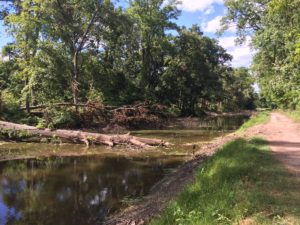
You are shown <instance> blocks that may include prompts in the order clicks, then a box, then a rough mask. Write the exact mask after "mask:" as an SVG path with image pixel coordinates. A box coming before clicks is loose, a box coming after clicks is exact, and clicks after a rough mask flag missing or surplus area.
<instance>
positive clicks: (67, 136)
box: [0, 121, 170, 148]
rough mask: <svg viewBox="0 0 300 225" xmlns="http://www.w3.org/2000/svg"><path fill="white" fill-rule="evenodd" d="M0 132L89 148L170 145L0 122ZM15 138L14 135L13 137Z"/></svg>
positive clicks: (160, 142) (154, 140)
mask: <svg viewBox="0 0 300 225" xmlns="http://www.w3.org/2000/svg"><path fill="white" fill-rule="evenodd" d="M0 130H1V133H2V134H7V136H9V137H11V136H13V135H11V134H13V133H15V132H17V133H18V132H19V133H20V134H22V135H20V136H23V137H41V138H43V137H45V138H54V139H60V140H61V141H64V140H66V141H71V142H74V143H85V144H86V145H87V146H89V145H90V144H91V143H93V144H104V145H108V146H111V147H113V146H115V145H119V144H129V145H134V146H138V147H143V148H144V147H149V146H169V145H170V143H168V142H164V141H163V140H160V139H152V138H142V137H136V136H132V135H130V134H129V133H128V134H123V135H106V134H99V133H90V132H82V131H74V130H62V129H58V130H51V129H38V128H36V127H33V126H28V125H23V124H16V123H10V122H4V121H0ZM15 136H16V135H15Z"/></svg>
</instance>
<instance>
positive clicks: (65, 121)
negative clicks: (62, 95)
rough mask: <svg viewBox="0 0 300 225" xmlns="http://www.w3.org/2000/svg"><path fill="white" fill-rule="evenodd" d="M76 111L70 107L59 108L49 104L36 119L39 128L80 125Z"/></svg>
mask: <svg viewBox="0 0 300 225" xmlns="http://www.w3.org/2000/svg"><path fill="white" fill-rule="evenodd" d="M79 123H80V120H79V118H78V113H77V112H76V111H73V110H72V109H61V108H60V107H55V106H50V107H48V108H47V109H46V110H45V112H44V117H43V118H42V119H40V120H39V121H38V125H37V126H38V127H41V128H46V127H47V128H50V129H52V128H61V127H67V128H68V127H80V125H79Z"/></svg>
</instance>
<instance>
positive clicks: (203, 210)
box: [151, 139, 300, 225]
mask: <svg viewBox="0 0 300 225" xmlns="http://www.w3.org/2000/svg"><path fill="white" fill-rule="evenodd" d="M299 185H300V182H299V180H298V181H297V180H296V179H295V178H294V177H293V176H292V175H290V174H289V173H288V172H287V171H286V169H285V168H284V167H283V166H282V165H281V163H279V162H278V161H277V160H276V159H275V158H274V156H272V155H271V153H270V152H269V147H268V146H267V144H266V142H265V141H263V140H261V139H253V140H252V141H249V142H248V141H246V140H243V139H239V140H237V141H234V142H231V143H229V144H227V145H225V146H224V147H223V149H221V150H220V151H218V152H217V153H216V155H215V156H213V157H212V158H211V159H209V160H208V161H207V162H206V163H205V164H204V165H203V166H202V167H201V168H199V169H198V171H197V173H196V181H195V182H194V183H193V184H191V185H190V186H188V187H187V188H186V189H185V191H184V192H183V193H181V194H180V196H179V197H178V198H177V199H176V200H175V201H174V202H172V203H171V204H170V205H169V206H168V207H167V209H166V210H165V211H164V213H163V214H162V215H161V217H159V218H157V219H155V220H154V221H152V222H151V225H168V224H170V225H174V224H182V225H197V224H199V225H200V224H201V225H206V224H207V225H214V224H216V225H219V224H300V220H299V216H300V188H299Z"/></svg>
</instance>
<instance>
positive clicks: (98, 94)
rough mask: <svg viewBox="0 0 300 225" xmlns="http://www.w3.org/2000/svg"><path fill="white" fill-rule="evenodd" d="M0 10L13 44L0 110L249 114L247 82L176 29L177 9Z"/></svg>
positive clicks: (39, 4)
mask: <svg viewBox="0 0 300 225" xmlns="http://www.w3.org/2000/svg"><path fill="white" fill-rule="evenodd" d="M0 2H6V4H5V5H4V6H3V7H2V8H1V19H3V20H4V24H5V26H6V29H7V32H8V33H9V34H10V35H11V36H12V37H13V42H12V43H9V44H8V45H7V46H5V47H4V48H3V50H2V53H3V56H4V57H5V58H9V60H2V61H1V64H0V84H1V86H0V87H1V93H2V97H1V98H2V100H1V102H2V105H3V102H4V105H5V104H6V106H7V105H9V104H8V102H9V101H14V104H13V105H18V106H19V107H26V109H27V111H28V112H29V111H30V107H32V106H35V105H41V104H52V103H59V102H69V103H73V104H78V103H84V102H87V101H98V102H101V104H108V105H122V104H132V103H134V102H137V101H151V102H153V103H158V104H165V105H167V106H170V108H173V109H178V110H179V111H180V112H181V114H182V115H195V114H196V113H197V111H204V110H219V111H224V110H233V109H244V108H248V107H249V101H252V100H253V98H254V97H253V96H254V94H253V93H249V92H253V89H251V86H252V84H253V82H254V81H253V80H252V79H250V77H251V74H250V73H249V72H248V70H246V69H241V71H239V70H235V69H233V68H232V66H231V64H230V62H231V59H232V56H230V55H229V54H228V53H226V51H225V50H224V49H223V48H222V47H221V46H220V45H219V43H218V41H217V40H215V39H211V38H209V37H206V36H204V35H203V33H202V32H201V29H200V28H199V27H198V26H193V27H192V28H185V27H180V26H178V25H177V23H176V20H177V18H178V16H179V15H180V10H179V9H178V7H177V6H178V2H177V1H168V2H166V1H163V0H150V1H149V0H132V1H130V2H129V6H128V7H126V8H122V7H117V6H116V5H115V4H114V3H112V2H110V1H109V0H100V1H99V0H87V1H75V0H49V1H43V0H24V1H19V0H13V1H0ZM274 10H275V9H274ZM276 10H279V9H276ZM227 20H228V21H229V20H230V18H228V19H227ZM248 23H249V21H248V22H243V23H241V25H240V26H241V28H243V26H244V27H246V26H248V25H247V24H248ZM249 24H250V25H251V26H253V27H254V25H253V24H254V23H253V24H252V23H249ZM298 37H299V36H298ZM296 47H297V46H295V49H296ZM298 49H299V46H298ZM298 52H300V51H299V50H298ZM295 54H296V52H295ZM295 59H296V57H295ZM250 81H251V82H250ZM237 93H238V97H236V96H235V95H236V94H237ZM7 96H11V98H10V100H8V97H7ZM13 99H14V100H13ZM230 99H235V100H234V101H231V100H230ZM8 108H9V107H8ZM2 110H5V109H2Z"/></svg>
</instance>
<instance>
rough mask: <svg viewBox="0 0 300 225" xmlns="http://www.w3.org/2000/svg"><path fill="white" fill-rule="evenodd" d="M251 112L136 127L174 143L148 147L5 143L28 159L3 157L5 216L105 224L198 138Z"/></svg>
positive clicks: (34, 222) (0, 207)
mask: <svg viewBox="0 0 300 225" xmlns="http://www.w3.org/2000/svg"><path fill="white" fill-rule="evenodd" d="M246 119H247V118H245V117H220V118H206V119H184V120H176V121H174V122H173V123H172V124H169V125H168V126H167V127H166V128H165V129H161V130H143V131H133V132H132V133H133V134H134V135H138V136H143V137H156V138H162V139H164V140H167V141H170V142H171V143H173V144H174V146H173V147H171V148H169V149H165V148H161V149H160V148H153V149H149V150H147V151H143V152H139V151H137V150H136V149H132V150H130V149H123V148H122V147H119V148H117V149H109V148H107V147H103V146H94V147H92V148H90V149H86V148H85V147H84V146H81V145H71V144H65V145H51V144H33V143H27V144H25V143H1V144H0V157H1V158H2V159H5V157H7V156H12V155H13V156H16V158H18V155H19V156H20V158H23V157H26V158H27V159H18V160H13V161H2V162H1V163H0V224H3V225H4V224H22V225H23V224H24V225H38V224H40V225H46V224H49V225H50V224H51V225H60V224H61V225H72V224H74V225H75V224H76V225H81V224H82V225H89V224H101V223H102V222H103V220H104V219H105V218H106V217H107V216H108V215H111V214H113V213H116V212H118V211H121V210H122V209H123V208H125V207H126V206H128V205H130V204H132V203H134V202H135V201H137V200H139V199H141V198H142V197H144V196H146V195H147V194H148V193H149V191H150V190H151V187H153V186H154V185H155V184H156V183H157V182H158V181H160V180H161V179H162V178H163V177H164V176H165V175H167V174H169V173H171V172H173V171H175V170H176V168H178V166H180V165H181V164H182V163H183V162H184V161H185V160H186V158H187V157H188V156H189V155H190V154H192V151H193V149H192V145H193V144H196V145H197V148H199V149H200V148H201V145H203V144H206V143H207V142H210V141H212V140H213V139H214V138H216V137H219V136H221V135H224V134H226V133H228V132H231V131H233V130H235V129H238V127H239V126H240V125H241V124H242V123H243V122H244V121H245V120H246ZM70 153H72V154H70ZM70 155H71V156H70ZM33 156H35V157H33ZM36 156H38V157H36Z"/></svg>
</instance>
